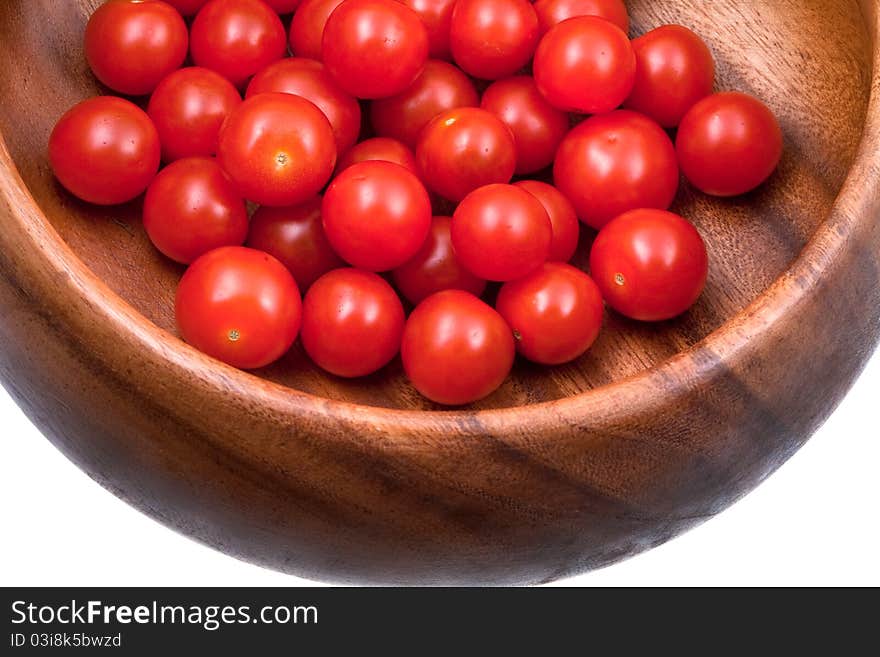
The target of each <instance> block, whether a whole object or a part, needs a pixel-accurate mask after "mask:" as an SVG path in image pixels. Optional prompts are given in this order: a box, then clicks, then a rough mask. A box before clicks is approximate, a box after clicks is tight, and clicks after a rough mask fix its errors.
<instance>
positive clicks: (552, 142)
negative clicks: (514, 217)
mask: <svg viewBox="0 0 880 657" xmlns="http://www.w3.org/2000/svg"><path fill="white" fill-rule="evenodd" d="M480 106H481V107H482V108H483V109H484V110H488V111H490V112H492V114H494V115H495V116H497V117H498V118H499V119H501V120H502V121H504V123H505V124H506V125H507V127H508V128H510V131H511V132H512V133H513V140H514V142H515V143H516V174H517V175H520V176H522V175H526V174H529V173H534V172H536V171H540V170H541V169H543V168H545V167H547V166H549V165H550V164H551V163H552V162H553V159H554V158H555V157H556V149H557V148H559V144H561V143H562V139H563V137H565V135H566V133H567V132H568V128H569V121H568V114H566V113H565V112H563V111H562V110H558V109H556V108H555V107H553V106H552V105H551V104H550V103H548V102H547V101H546V100H545V99H544V97H543V96H542V95H541V93H540V92H539V91H538V87H537V86H535V81H534V80H533V79H532V78H531V77H530V76H528V75H520V76H517V77H513V78H507V79H506V80H499V81H498V82H493V83H492V84H491V85H490V86H489V88H488V89H486V91H484V92H483V100H482V103H481V105H480Z"/></svg>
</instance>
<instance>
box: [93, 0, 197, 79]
mask: <svg viewBox="0 0 880 657" xmlns="http://www.w3.org/2000/svg"><path fill="white" fill-rule="evenodd" d="M188 44H189V35H188V33H187V30H186V24H185V23H184V22H183V18H181V16H180V14H179V13H178V12H177V11H175V9H174V8H173V7H172V6H171V5H168V4H166V3H164V2H160V1H159V0H147V1H146V2H132V1H131V0H109V2H105V3H104V4H103V5H101V6H100V7H98V9H96V10H95V13H93V14H92V16H91V18H89V22H88V24H87V25H86V34H85V53H86V59H87V60H88V62H89V66H90V67H91V69H92V72H93V73H94V74H95V77H97V78H98V79H99V80H100V81H101V82H103V83H104V84H105V85H107V86H108V87H110V88H111V89H112V90H113V91H116V92H118V93H121V94H126V95H129V96H143V95H146V94H148V93H151V92H152V91H153V89H155V88H156V85H157V84H159V82H160V81H161V80H162V78H164V77H165V76H167V75H168V74H169V73H171V72H173V71H175V70H177V69H178V68H180V66H181V65H182V64H183V60H184V59H186V52H187V46H188Z"/></svg>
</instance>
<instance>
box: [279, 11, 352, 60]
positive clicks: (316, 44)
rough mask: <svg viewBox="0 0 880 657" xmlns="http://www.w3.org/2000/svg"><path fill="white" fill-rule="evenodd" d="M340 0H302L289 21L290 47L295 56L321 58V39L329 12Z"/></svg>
mask: <svg viewBox="0 0 880 657" xmlns="http://www.w3.org/2000/svg"><path fill="white" fill-rule="evenodd" d="M341 4H342V0H303V2H302V4H301V5H300V6H299V9H297V10H296V13H295V14H294V15H293V20H292V21H291V22H290V49H291V50H292V51H293V54H294V55H296V56H297V57H307V58H308V59H317V60H320V59H321V40H322V38H323V36H324V27H326V25H327V19H328V18H330V14H332V13H333V10H334V9H336V8H337V7H338V6H339V5H341Z"/></svg>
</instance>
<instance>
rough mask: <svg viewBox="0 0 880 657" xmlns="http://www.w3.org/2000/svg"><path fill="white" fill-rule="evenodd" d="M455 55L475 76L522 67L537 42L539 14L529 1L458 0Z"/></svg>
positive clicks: (451, 39) (502, 74) (452, 45)
mask: <svg viewBox="0 0 880 657" xmlns="http://www.w3.org/2000/svg"><path fill="white" fill-rule="evenodd" d="M449 44H450V48H451V50H452V57H453V59H454V60H455V63H456V64H458V65H459V66H460V67H461V69H462V70H463V71H465V72H466V73H468V74H469V75H473V76H474V77H475V78H481V79H484V80H497V79H499V78H504V77H507V76H509V75H513V74H514V73H516V72H517V71H519V70H520V69H522V68H523V67H524V66H526V64H528V63H529V60H530V59H531V58H532V55H533V54H534V53H535V48H536V47H537V45H538V17H537V15H536V14H535V10H534V9H533V8H532V5H531V3H529V2H528V1H527V0H457V2H456V3H455V8H454V9H453V10H452V22H451V25H450V32H449Z"/></svg>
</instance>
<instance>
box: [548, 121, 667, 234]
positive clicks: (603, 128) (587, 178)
mask: <svg viewBox="0 0 880 657" xmlns="http://www.w3.org/2000/svg"><path fill="white" fill-rule="evenodd" d="M553 176H554V178H555V181H556V186H557V187H558V188H559V191H560V192H562V193H563V194H565V196H566V197H567V198H568V199H569V200H570V201H571V202H572V204H573V205H574V208H575V210H576V211H577V213H578V217H579V218H580V220H581V221H583V222H584V223H586V224H588V225H590V226H592V227H593V228H601V227H602V226H604V225H605V224H606V223H608V222H609V221H611V220H612V219H613V218H614V217H616V216H617V215H619V214H621V213H623V212H626V211H628V210H635V209H636V208H659V209H661V210H665V209H666V208H668V207H669V206H670V205H672V201H673V199H674V198H675V193H676V191H677V190H678V182H679V175H678V164H677V163H676V160H675V148H674V147H673V145H672V141H671V140H670V139H669V136H668V135H667V134H666V133H665V132H664V131H663V129H662V128H661V127H660V126H659V125H657V124H656V123H654V121H652V120H651V119H649V118H648V117H646V116H643V115H642V114H638V113H636V112H630V111H628V110H619V111H616V112H611V113H610V114H603V115H601V116H594V117H591V118H589V119H587V120H586V121H584V122H583V123H581V124H579V125H578V126H577V127H575V128H574V129H573V130H572V131H571V132H569V133H568V135H567V136H566V138H565V139H564V140H563V142H562V145H561V146H560V147H559V151H558V153H557V154H556V164H555V166H554V168H553Z"/></svg>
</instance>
